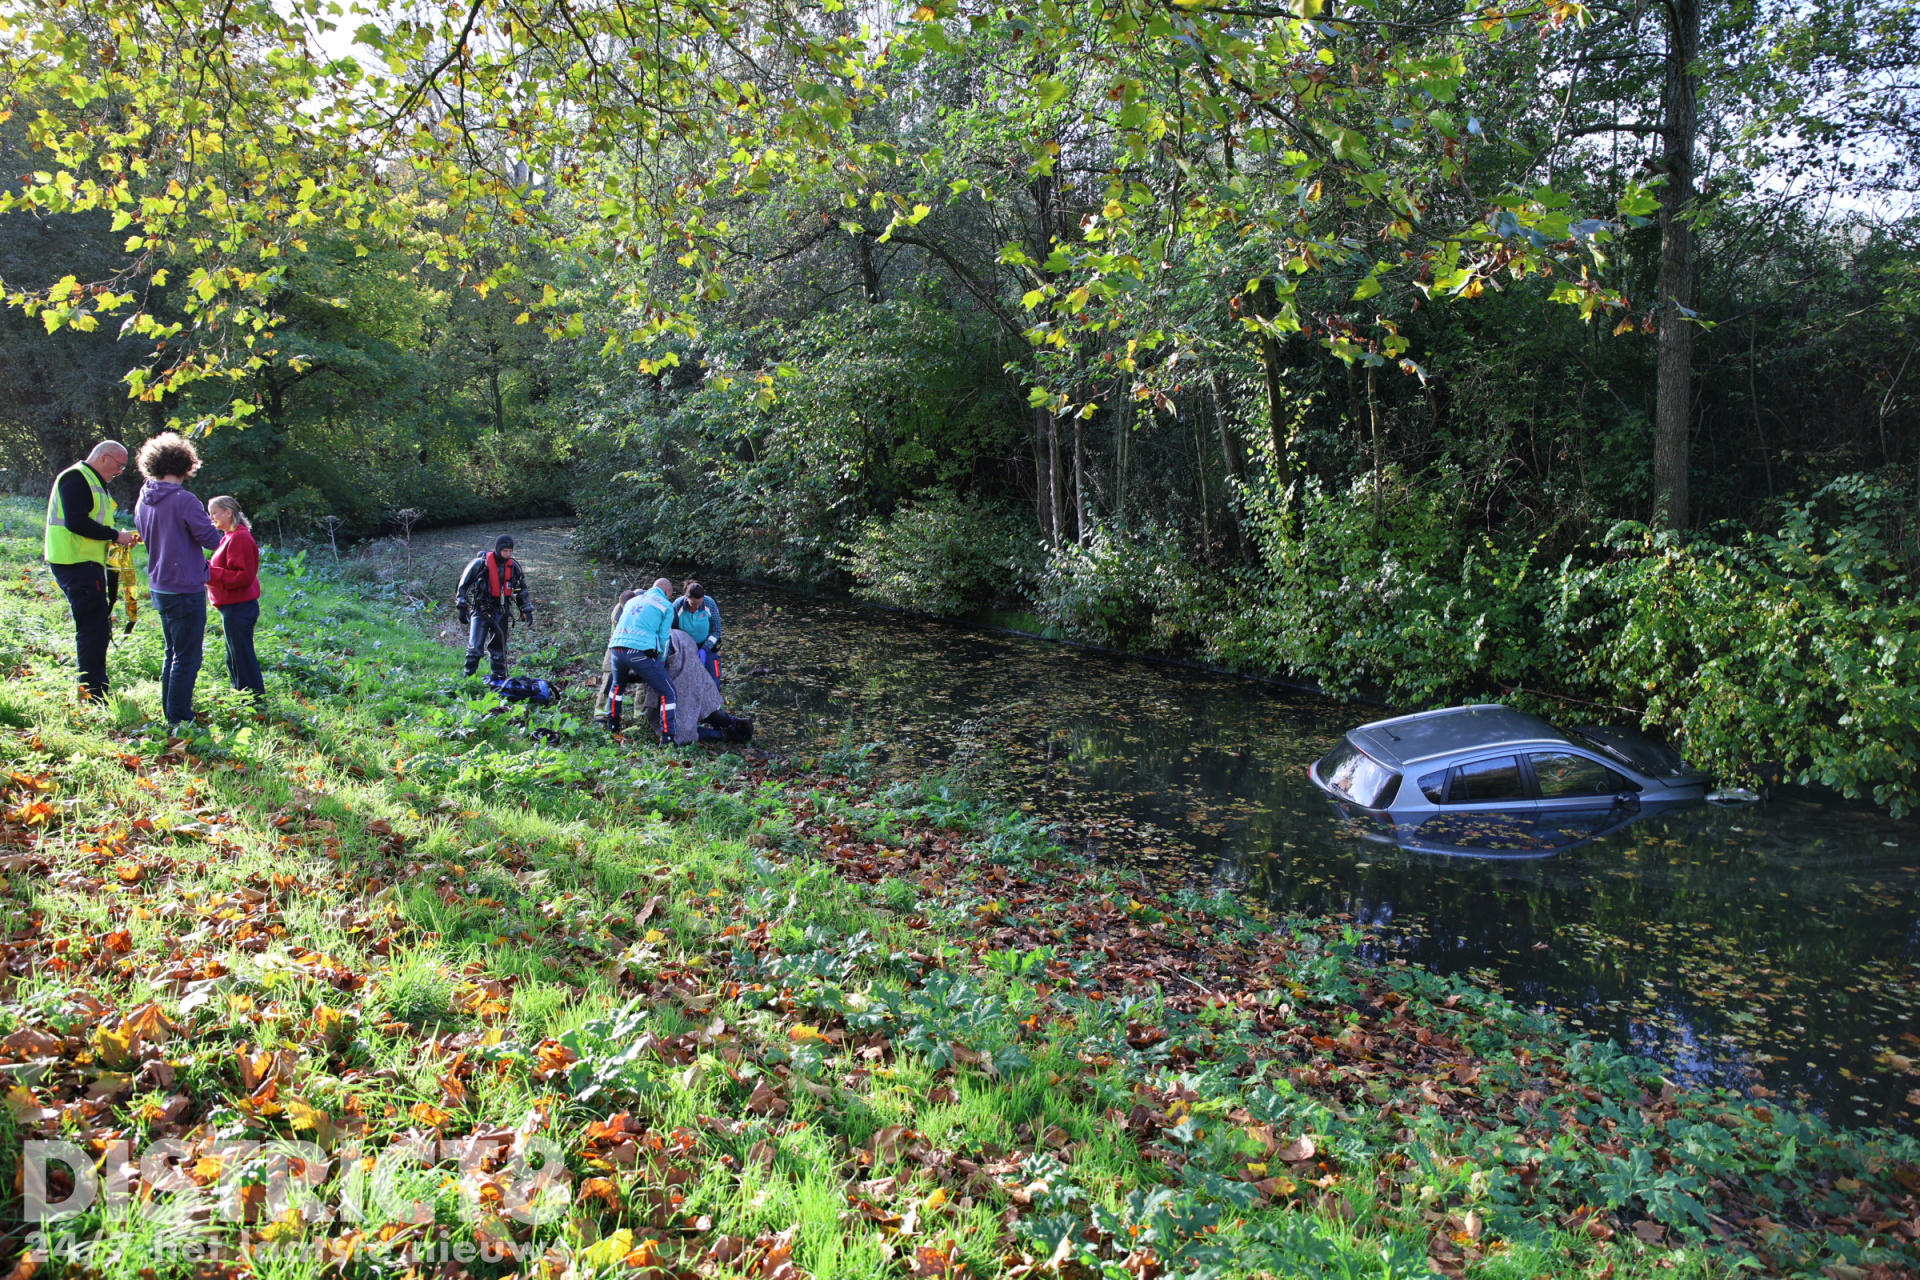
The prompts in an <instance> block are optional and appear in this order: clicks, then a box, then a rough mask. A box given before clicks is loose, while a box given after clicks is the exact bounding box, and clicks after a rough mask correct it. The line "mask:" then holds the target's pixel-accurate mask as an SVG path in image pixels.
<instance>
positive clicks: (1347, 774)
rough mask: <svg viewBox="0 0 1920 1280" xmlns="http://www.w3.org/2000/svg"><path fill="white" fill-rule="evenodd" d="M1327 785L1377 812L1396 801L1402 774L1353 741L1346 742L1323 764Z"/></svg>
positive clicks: (1322, 774) (1335, 749)
mask: <svg viewBox="0 0 1920 1280" xmlns="http://www.w3.org/2000/svg"><path fill="white" fill-rule="evenodd" d="M1320 776H1321V777H1322V778H1323V779H1325V781H1326V784H1327V785H1328V786H1330V787H1332V788H1333V789H1334V790H1335V791H1338V792H1340V793H1341V794H1342V795H1344V796H1346V797H1347V798H1348V799H1350V800H1352V801H1353V802H1354V803H1355V804H1357V805H1359V806H1361V807H1362V808H1364V809H1377V808H1379V807H1380V806H1382V805H1385V804H1388V803H1390V802H1391V801H1392V799H1393V793H1394V792H1395V791H1396V790H1398V789H1399V783H1400V775H1399V774H1397V773H1395V772H1394V771H1393V770H1391V769H1389V768H1387V767H1386V766H1385V765H1383V764H1381V763H1380V762H1379V761H1378V760H1375V759H1373V758H1372V757H1371V756H1369V755H1367V754H1366V753H1365V752H1363V751H1361V750H1360V749H1359V748H1358V747H1356V746H1354V745H1353V743H1351V742H1342V743H1341V744H1340V745H1339V746H1338V747H1335V748H1334V749H1333V750H1332V751H1331V752H1329V753H1328V754H1327V758H1326V759H1325V760H1323V761H1321V763H1320Z"/></svg>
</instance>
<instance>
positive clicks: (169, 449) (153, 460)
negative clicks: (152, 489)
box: [140, 431, 200, 480]
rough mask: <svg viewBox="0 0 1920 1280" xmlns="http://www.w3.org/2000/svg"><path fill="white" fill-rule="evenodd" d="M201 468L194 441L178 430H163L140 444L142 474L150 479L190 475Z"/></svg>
mask: <svg viewBox="0 0 1920 1280" xmlns="http://www.w3.org/2000/svg"><path fill="white" fill-rule="evenodd" d="M199 469H200V454H199V453H198V452H197V451H196V450H195V449H194V447H193V442H192V441H190V440H188V439H187V438H186V437H185V436H183V435H181V434H180V433H179V432H177V431H162V432H161V433H160V434H159V435H157V436H155V437H154V438H153V439H151V440H149V441H147V442H146V443H145V444H143V445H141V446H140V474H141V475H143V476H145V477H146V478H147V479H149V480H158V479H160V478H161V477H162V476H190V475H192V474H193V473H194V472H196V471H198V470H199Z"/></svg>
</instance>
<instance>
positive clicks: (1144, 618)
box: [1035, 524, 1228, 653]
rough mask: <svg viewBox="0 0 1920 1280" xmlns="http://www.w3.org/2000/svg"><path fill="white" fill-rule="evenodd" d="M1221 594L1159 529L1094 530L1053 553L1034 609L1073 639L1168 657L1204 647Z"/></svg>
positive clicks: (1220, 584) (1218, 583)
mask: <svg viewBox="0 0 1920 1280" xmlns="http://www.w3.org/2000/svg"><path fill="white" fill-rule="evenodd" d="M1227 588H1228V584H1227V583H1225V582H1223V581H1217V580H1216V581H1208V580H1207V579H1206V577H1205V576H1203V575H1202V574H1201V572H1200V571H1199V570H1198V569H1196V568H1195V567H1194V565H1193V563H1192V562H1191V561H1190V560H1189V559H1188V557H1187V555H1186V551H1185V549H1184V548H1183V547H1182V546H1181V544H1180V539H1179V537H1178V535H1176V534H1175V533H1174V532H1173V530H1171V529H1169V528H1167V527H1166V526H1164V525H1160V524H1149V525H1146V526H1144V527H1139V528H1132V529H1113V528H1109V527H1106V526H1104V525H1102V526H1097V527H1096V528H1094V529H1093V531H1092V533H1091V536H1090V537H1088V539H1087V540H1086V542H1085V543H1067V544H1065V545H1063V546H1060V547H1057V548H1055V549H1054V550H1053V552H1052V554H1051V555H1050V556H1048V558H1047V563H1046V567H1045V568H1044V569H1043V570H1042V571H1041V575H1040V587H1039V592H1038V598H1037V599H1036V601H1035V604H1036V606H1037V607H1038V609H1039V611H1040V615H1041V616H1042V617H1043V618H1045V619H1046V620H1047V621H1048V622H1049V623H1051V624H1053V625H1054V626H1056V627H1059V628H1060V629H1061V630H1062V631H1063V632H1065V633H1066V634H1067V635H1069V636H1071V637H1073V638H1074V639H1078V640H1088V641H1092V642H1093V643H1095V644H1102V645H1109V646H1111V647H1113V648H1117V649H1119V648H1127V649H1140V650H1146V651H1149V652H1158V653H1175V652H1180V651H1183V650H1186V649H1189V648H1192V647H1195V646H1198V645H1200V644H1203V643H1204V641H1205V637H1206V636H1207V635H1208V633H1209V632H1210V631H1211V629H1212V626H1213V625H1215V624H1216V623H1217V622H1218V621H1219V617H1218V613H1217V610H1218V608H1219V606H1220V605H1221V604H1222V603H1224V600H1225V593H1226V590H1227Z"/></svg>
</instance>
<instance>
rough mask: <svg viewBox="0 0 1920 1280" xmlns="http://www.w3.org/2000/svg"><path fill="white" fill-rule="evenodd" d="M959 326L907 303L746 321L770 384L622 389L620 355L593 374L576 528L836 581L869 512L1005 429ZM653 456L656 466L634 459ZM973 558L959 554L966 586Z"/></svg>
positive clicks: (983, 448)
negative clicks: (615, 364)
mask: <svg viewBox="0 0 1920 1280" xmlns="http://www.w3.org/2000/svg"><path fill="white" fill-rule="evenodd" d="M966 339H967V335H966V333H965V331H964V329H963V328H962V327H961V325H960V324H959V323H958V322H957V321H956V320H955V319H954V318H953V317H952V316H951V315H949V314H945V313H942V312H939V311H935V310H933V309H932V308H930V307H927V306H924V305H921V304H918V303H914V302H900V303H893V304H887V305H884V306H879V307H873V308H870V309H868V310H867V311H864V312H859V313H850V312H839V313H832V312H830V313H826V314H824V315H820V316H817V317H815V318H814V319H812V320H810V321H808V322H807V323H806V324H804V325H801V326H798V327H797V328H794V329H787V328H781V329H774V328H771V327H769V328H766V329H760V330H755V331H752V332H748V333H744V334H741V335H740V341H741V343H742V344H743V345H744V346H746V347H747V348H748V349H750V350H752V351H754V352H755V353H756V354H757V355H758V356H760V357H761V358H763V359H764V360H765V361H766V362H767V363H769V364H777V366H778V368H779V374H778V376H777V377H773V378H772V380H773V381H775V382H777V383H778V385H779V391H780V394H779V397H778V398H777V399H771V400H768V399H766V398H765V397H762V396H760V395H758V394H757V393H754V392H752V391H750V390H749V388H748V387H747V386H746V385H745V384H743V383H741V382H738V381H736V380H734V379H732V378H728V377H715V378H711V379H709V380H708V381H706V382H705V383H704V384H703V385H701V386H699V387H697V388H687V389H683V390H680V391H677V392H673V393H668V392H666V391H665V390H661V391H659V392H658V393H655V392H653V391H646V392H633V391H631V390H628V391H626V392H625V393H622V392H621V391H620V390H619V389H617V386H616V383H615V381H612V379H615V378H616V375H617V370H614V369H605V370H602V371H601V372H599V373H597V374H594V375H593V376H591V377H590V378H589V379H588V380H587V382H586V383H585V386H586V388H587V389H588V390H590V391H591V393H592V395H591V398H590V399H588V400H587V401H585V402H584V403H583V405H582V408H583V416H584V417H585V418H586V421H587V423H588V436H587V442H586V447H587V450H588V454H587V470H588V472H589V476H590V479H589V482H588V484H587V486H586V488H585V490H584V492H583V494H582V500H581V502H580V506H579V510H580V516H581V528H580V533H579V537H580V539H581V541H582V542H584V543H585V544H586V545H587V546H590V547H594V548H596V549H599V550H603V551H607V552H612V553H614V554H617V555H620V556H622V557H624V558H628V559H637V560H656V561H657V560H664V561H669V562H681V563H695V564H702V565H707V566H711V567H713V568H720V569H734V570H740V571H746V572H752V573H759V574H767V575H770V576H775V577H781V578H785V579H788V580H790V581H797V582H807V583H833V584H836V585H838V584H840V583H842V582H843V581H844V574H845V568H844V566H845V564H846V563H847V560H848V549H849V546H850V545H851V544H853V543H854V542H855V541H856V540H858V539H860V538H861V537H862V535H863V531H865V530H867V529H868V528H869V527H870V526H869V524H868V522H869V521H870V520H873V519H877V518H879V513H882V512H887V511H891V510H892V509H893V507H894V506H895V504H896V503H897V502H899V501H900V500H901V499H902V498H904V497H906V496H907V495H909V494H912V493H914V492H916V491H919V490H924V489H927V488H928V487H929V486H957V485H960V484H962V483H964V482H965V481H966V480H967V479H968V478H969V477H970V476H971V475H972V474H973V472H974V471H975V470H976V468H977V467H978V466H979V465H980V462H981V459H982V458H983V456H986V455H989V454H990V452H991V451H992V450H994V449H995V448H997V447H999V446H1000V445H1001V444H1002V443H1003V440H1004V437H1005V435H1006V432H1007V425H1006V424H1007V418H1006V416H1005V414H1004V409H1005V406H1004V405H996V403H995V401H994V400H993V398H992V397H991V396H989V397H982V396H981V395H980V394H979V391H980V384H981V382H982V380H983V374H984V372H985V371H983V370H982V369H981V368H980V365H979V359H978V356H977V355H976V354H974V353H973V352H972V351H971V350H970V348H969V344H968V342H967V340H966ZM600 378H607V379H609V380H610V381H606V382H602V381H600V380H599V379H600ZM653 458H658V459H661V460H662V465H658V466H653V465H644V466H638V467H636V465H635V463H636V461H637V460H641V459H653ZM977 509H978V510H979V511H980V513H981V514H980V517H979V518H980V519H981V520H987V519H989V518H990V517H989V516H988V515H987V514H986V512H987V508H985V507H978V508H977ZM1002 540H1004V535H1002ZM949 545H951V544H949ZM1009 554H1011V553H1009ZM996 558H997V557H996ZM982 571H983V567H981V566H976V567H974V568H966V567H960V566H956V567H955V569H954V573H956V574H957V575H958V577H959V579H960V583H961V585H963V586H966V587H967V588H968V589H972V579H974V578H976V577H977V576H978V575H979V574H980V573H981V572H982Z"/></svg>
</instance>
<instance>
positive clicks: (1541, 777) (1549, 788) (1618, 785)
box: [1526, 749, 1640, 812]
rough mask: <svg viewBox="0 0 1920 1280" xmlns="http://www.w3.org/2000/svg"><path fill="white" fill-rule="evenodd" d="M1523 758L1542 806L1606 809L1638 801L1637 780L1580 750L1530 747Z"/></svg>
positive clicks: (1548, 807) (1582, 809)
mask: <svg viewBox="0 0 1920 1280" xmlns="http://www.w3.org/2000/svg"><path fill="white" fill-rule="evenodd" d="M1526 761H1527V771H1528V772H1529V773H1530V774H1532V776H1533V785H1534V790H1535V794H1537V795H1538V796H1539V797H1540V806H1541V808H1543V809H1549V810H1553V811H1555V812H1562V811H1585V810H1592V809H1602V810H1606V809H1612V808H1617V807H1621V806H1624V805H1627V804H1632V805H1635V806H1637V805H1638V804H1639V790H1640V788H1639V786H1638V785H1637V784H1635V783H1634V782H1632V781H1631V780H1629V779H1628V778H1627V777H1626V776H1625V775H1624V774H1621V773H1620V772H1618V771H1617V770H1614V769H1611V768H1609V767H1608V766H1606V765H1604V764H1602V763H1601V762H1600V761H1598V760H1596V759H1594V758H1593V757H1591V756H1589V755H1586V754H1585V753H1583V752H1579V751H1568V750H1558V749H1556V750H1552V751H1529V752H1527V753H1526Z"/></svg>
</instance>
